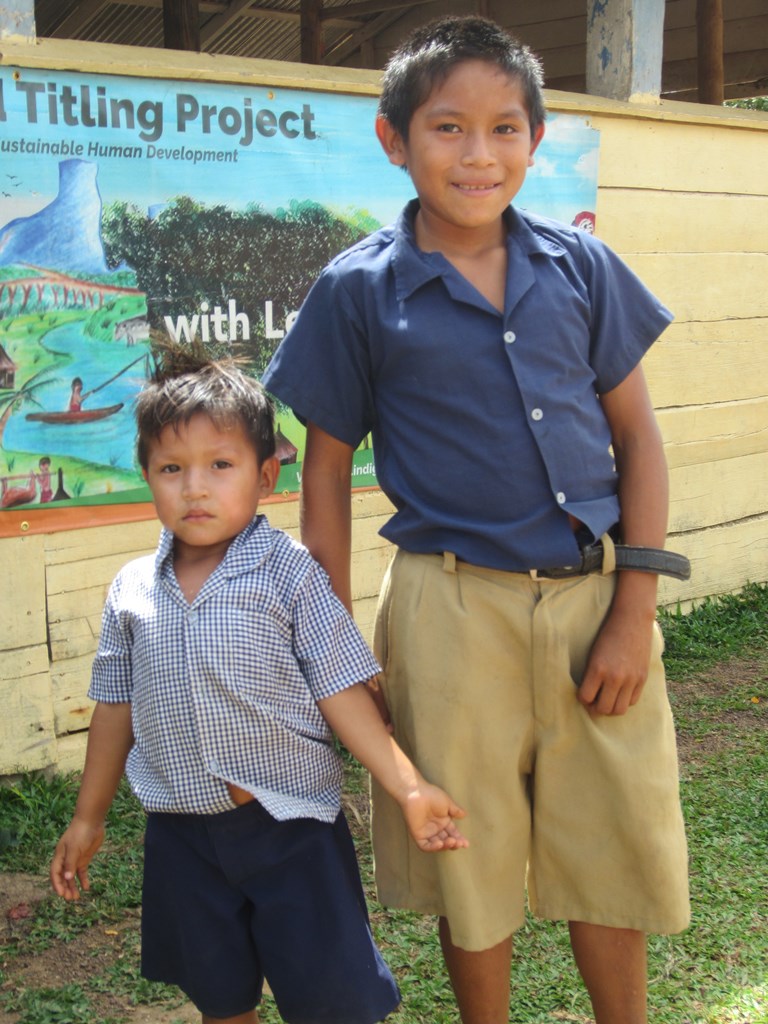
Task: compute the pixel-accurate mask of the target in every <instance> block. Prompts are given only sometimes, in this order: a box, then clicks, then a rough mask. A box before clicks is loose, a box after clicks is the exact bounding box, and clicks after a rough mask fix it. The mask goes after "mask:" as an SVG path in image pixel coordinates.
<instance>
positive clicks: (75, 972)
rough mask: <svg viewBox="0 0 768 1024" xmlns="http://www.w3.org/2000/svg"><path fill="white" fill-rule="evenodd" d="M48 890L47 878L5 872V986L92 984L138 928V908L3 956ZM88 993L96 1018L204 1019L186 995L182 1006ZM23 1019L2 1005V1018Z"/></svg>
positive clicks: (0, 888) (1, 909)
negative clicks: (26, 952)
mask: <svg viewBox="0 0 768 1024" xmlns="http://www.w3.org/2000/svg"><path fill="white" fill-rule="evenodd" d="M48 895H49V887H48V883H47V879H44V878H42V877H40V876H36V875H25V874H3V873H0V958H2V970H3V972H4V976H5V981H4V983H3V985H2V991H3V992H13V991H15V990H16V991H17V990H18V989H19V988H20V987H23V988H24V989H30V990H31V989H45V988H50V989H56V988H61V987H63V986H65V985H72V984H81V985H83V987H84V988H87V983H88V981H89V980H90V979H92V978H94V977H97V976H99V975H102V974H104V973H105V972H106V971H107V970H108V968H109V967H110V965H111V964H114V963H115V962H116V961H117V960H118V959H120V958H121V957H123V956H125V938H126V933H127V932H130V931H136V932H137V931H138V928H139V918H138V914H136V915H128V916H126V918H125V919H124V920H123V921H121V922H120V923H119V924H115V925H104V924H101V925H97V926H94V927H93V928H89V929H88V930H87V931H85V932H83V933H82V934H80V935H78V936H76V937H75V938H73V939H70V940H69V941H67V942H59V943H56V944H55V945H54V946H52V947H50V948H49V949H47V950H44V951H43V952H41V953H36V954H34V955H33V956H10V957H7V956H3V955H2V954H3V949H2V947H3V946H5V947H12V946H13V945H14V944H15V943H16V942H17V941H18V940H19V939H20V938H21V937H22V936H23V935H24V933H25V932H27V931H28V930H29V929H30V927H31V925H32V922H33V921H34V916H35V909H36V907H37V906H38V904H39V903H40V902H41V901H42V900H44V899H47V898H48ZM88 999H89V1001H90V1002H91V1004H92V1005H93V1007H94V1009H95V1011H96V1015H95V1016H94V1018H93V1022H92V1024H100V1022H102V1021H105V1020H110V1019H111V1020H120V1019H125V1020H127V1021H130V1022H131V1024H191V1022H193V1021H194V1022H198V1021H199V1020H200V1015H199V1013H198V1012H197V1010H196V1009H195V1007H194V1006H193V1005H192V1004H191V1003H189V1002H187V1001H182V1000H181V998H180V1000H179V1005H177V1006H170V1005H168V1004H164V1005H162V1006H161V1005H158V1006H132V1005H131V1004H130V1001H129V999H128V997H126V996H120V995H115V994H113V993H112V992H109V991H105V992H90V991H88ZM57 1019H60V1018H57ZM18 1020H19V1014H16V1013H8V1012H7V1011H5V1010H4V1009H3V1008H2V1006H0V1024H16V1022H17V1021H18Z"/></svg>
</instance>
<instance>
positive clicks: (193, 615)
mask: <svg viewBox="0 0 768 1024" xmlns="http://www.w3.org/2000/svg"><path fill="white" fill-rule="evenodd" d="M187 622H188V623H189V625H190V626H194V625H196V623H197V612H187Z"/></svg>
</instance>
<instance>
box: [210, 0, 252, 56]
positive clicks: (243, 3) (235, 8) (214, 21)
mask: <svg viewBox="0 0 768 1024" xmlns="http://www.w3.org/2000/svg"><path fill="white" fill-rule="evenodd" d="M250 6H251V0H230V2H229V3H228V4H227V8H226V10H224V11H222V12H221V14H214V16H213V17H212V18H211V19H210V20H209V21H207V22H206V23H205V25H204V26H203V27H202V28H201V29H200V46H201V48H202V49H203V50H204V49H205V48H206V47H208V46H210V45H211V43H212V42H213V41H214V39H217V38H218V37H219V36H220V35H221V34H222V33H223V32H225V31H226V29H227V28H228V27H229V26H230V25H231V24H232V22H233V21H235V20H236V18H237V17H238V16H239V15H240V14H242V13H243V11H244V10H246V8H248V7H250Z"/></svg>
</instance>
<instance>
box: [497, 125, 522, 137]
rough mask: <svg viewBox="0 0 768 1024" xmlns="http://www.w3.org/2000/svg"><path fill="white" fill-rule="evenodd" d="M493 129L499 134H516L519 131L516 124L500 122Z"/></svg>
mask: <svg viewBox="0 0 768 1024" xmlns="http://www.w3.org/2000/svg"><path fill="white" fill-rule="evenodd" d="M493 130H494V132H496V134H497V135H515V134H516V133H517V131H518V129H517V126H516V125H514V124H499V125H496V127H495V128H494V129H493Z"/></svg>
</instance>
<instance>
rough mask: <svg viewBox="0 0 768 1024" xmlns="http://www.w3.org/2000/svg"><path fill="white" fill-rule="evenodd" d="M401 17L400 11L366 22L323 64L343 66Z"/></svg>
mask: <svg viewBox="0 0 768 1024" xmlns="http://www.w3.org/2000/svg"><path fill="white" fill-rule="evenodd" d="M419 2H425V3H426V2H429V0H419ZM399 17H400V12H399V10H397V11H391V12H390V13H388V14H380V15H379V17H378V18H373V19H372V20H371V21H368V22H366V23H365V24H364V25H362V26H361V27H360V28H359V29H358V30H357V31H356V32H352V33H350V35H348V36H347V37H346V38H345V39H343V40H341V42H340V43H338V44H337V45H336V46H334V48H333V49H332V50H331V51H330V52H329V53H327V54H326V55H325V57H324V58H323V64H326V65H329V66H333V65H336V64H341V62H342V61H343V60H345V59H346V58H347V57H348V56H349V54H350V53H354V52H355V50H358V49H359V48H360V47H361V46H362V45H363V43H365V42H367V41H368V40H369V39H373V37H374V36H375V35H377V34H378V33H379V32H383V31H384V29H385V28H389V26H390V25H391V24H392V23H393V22H395V21H397V20H398V18H399Z"/></svg>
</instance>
